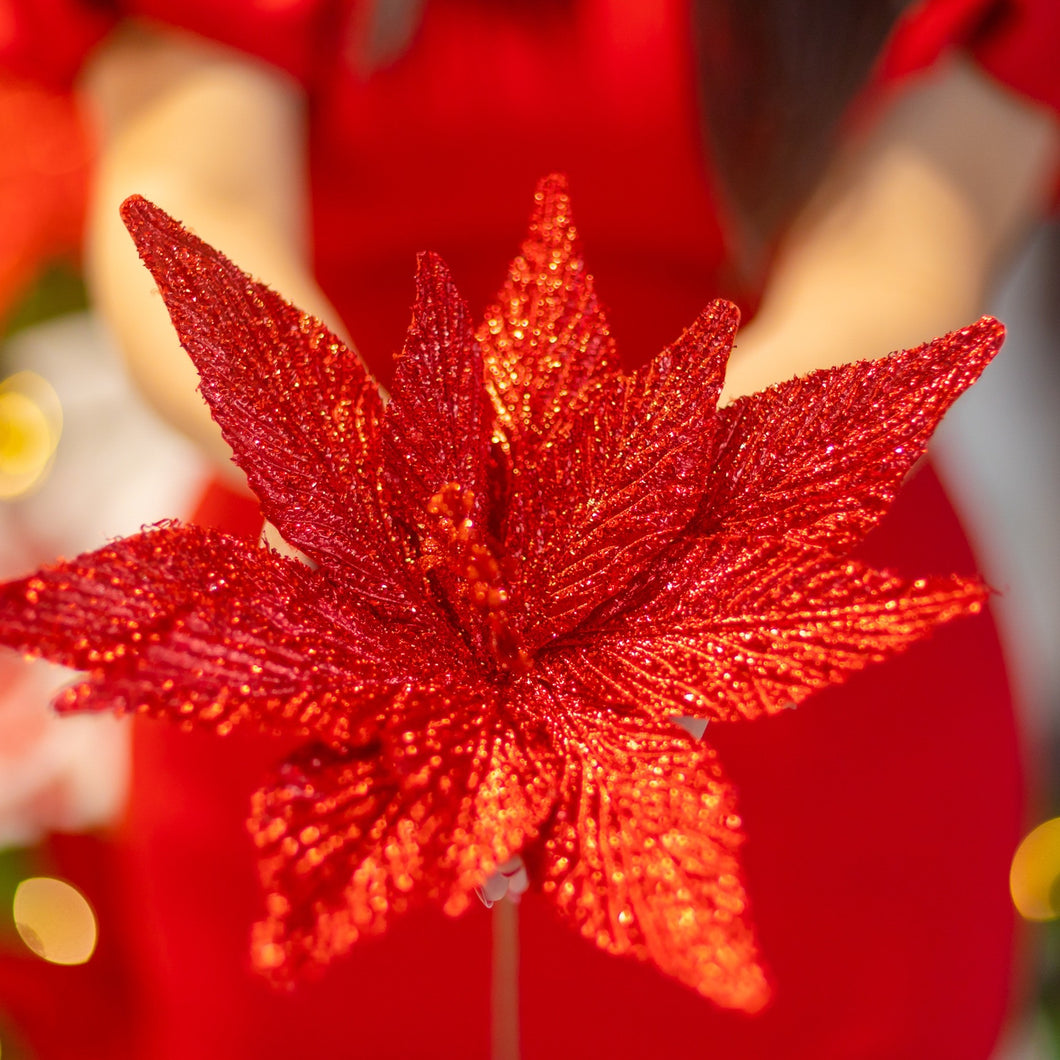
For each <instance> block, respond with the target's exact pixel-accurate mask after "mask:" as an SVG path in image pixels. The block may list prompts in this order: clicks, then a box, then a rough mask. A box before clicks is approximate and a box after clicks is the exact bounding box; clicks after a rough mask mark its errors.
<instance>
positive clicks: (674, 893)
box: [532, 708, 769, 1011]
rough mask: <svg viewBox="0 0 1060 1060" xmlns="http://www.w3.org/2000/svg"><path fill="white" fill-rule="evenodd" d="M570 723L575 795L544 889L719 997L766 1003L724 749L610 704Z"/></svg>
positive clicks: (621, 946) (594, 934) (607, 934)
mask: <svg viewBox="0 0 1060 1060" xmlns="http://www.w3.org/2000/svg"><path fill="white" fill-rule="evenodd" d="M560 726H561V729H562V735H561V737H560V743H561V747H562V749H563V753H564V758H565V761H566V770H565V774H564V778H563V784H564V790H565V797H564V799H563V801H562V802H561V804H560V809H559V812H558V813H557V816H556V818H555V820H554V821H553V822H552V827H551V828H550V829H549V836H548V839H547V840H546V842H545V844H544V846H543V850H542V852H541V854H540V857H541V864H540V866H532V871H533V870H534V869H537V870H538V871H539V872H540V874H541V876H542V879H543V883H542V887H543V889H544V892H545V894H546V895H548V896H549V897H550V898H551V900H552V901H553V902H554V903H555V905H556V908H557V909H558V910H559V912H560V913H561V915H562V916H564V917H565V918H567V919H569V920H571V921H572V922H573V923H574V924H575V925H576V926H577V928H578V929H579V930H580V931H581V933H582V934H583V935H585V936H586V938H588V939H590V940H591V941H593V942H594V943H595V944H596V945H597V946H599V947H601V948H602V949H605V950H607V951H608V952H610V953H616V954H630V955H632V956H635V957H639V958H640V959H642V960H649V961H653V962H654V963H655V964H656V965H658V967H659V968H661V969H662V970H663V971H664V972H666V973H667V974H669V975H672V976H674V977H676V978H677V979H680V980H681V981H682V982H684V983H686V984H687V985H688V986H691V987H693V988H694V989H696V990H698V991H699V992H700V993H702V994H703V995H705V996H706V997H709V998H710V999H711V1000H713V1001H715V1002H717V1003H718V1004H720V1005H724V1006H726V1007H730V1008H742V1009H746V1010H748V1011H754V1010H756V1009H758V1008H761V1007H762V1006H763V1005H764V1004H765V1002H766V1001H767V999H768V996H769V989H768V986H767V985H766V980H765V976H764V974H763V972H762V970H761V968H760V966H759V964H758V959H757V952H756V946H755V943H754V939H753V936H752V933H751V930H750V928H749V927H748V925H747V922H746V919H745V915H744V914H745V911H746V907H747V898H746V895H745V893H744V888H743V884H742V882H741V879H740V869H739V864H738V861H737V857H736V851H737V848H738V845H739V843H740V831H739V830H740V819H739V817H738V816H737V815H736V813H735V800H734V798H733V791H732V787H731V785H730V784H729V783H728V782H727V781H726V780H725V778H724V776H723V774H722V772H721V769H720V768H719V766H718V765H717V762H716V754H715V752H714V751H713V750H712V749H711V748H709V747H707V746H705V745H703V744H694V743H693V741H692V739H691V737H689V736H688V735H687V734H685V733H681V732H679V731H678V730H677V728H676V726H674V727H672V728H671V730H670V731H669V732H666V733H663V732H659V731H652V730H651V729H645V728H644V727H643V726H640V725H637V724H636V723H634V722H631V721H628V720H624V719H623V718H621V717H618V716H615V715H614V714H612V713H611V712H610V711H608V710H607V709H606V708H605V709H603V710H601V711H598V712H596V713H595V715H594V713H593V712H586V713H584V714H581V715H578V716H575V715H573V714H571V715H568V716H567V717H565V718H564V719H562V721H561V722H560Z"/></svg>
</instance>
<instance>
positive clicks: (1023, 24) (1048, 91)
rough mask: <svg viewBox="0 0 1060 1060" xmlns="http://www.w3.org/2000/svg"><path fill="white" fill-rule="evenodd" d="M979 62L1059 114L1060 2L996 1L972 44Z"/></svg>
mask: <svg viewBox="0 0 1060 1060" xmlns="http://www.w3.org/2000/svg"><path fill="white" fill-rule="evenodd" d="M970 46H971V51H972V53H973V54H974V55H975V58H976V59H977V61H978V62H979V64H980V65H981V66H982V67H983V69H984V70H986V72H987V73H989V74H990V75H991V76H993V77H995V78H996V79H997V80H998V81H1000V82H1001V83H1002V84H1005V85H1008V86H1009V88H1012V89H1013V90H1015V91H1016V92H1019V93H1020V94H1021V95H1023V96H1026V97H1027V98H1028V99H1033V100H1036V101H1037V102H1038V103H1042V104H1044V105H1045V106H1047V107H1049V108H1050V109H1051V110H1053V111H1054V112H1055V113H1057V114H1060V63H1058V62H1057V50H1058V48H1060V3H1057V0H1007V2H1006V3H1001V4H996V5H995V6H994V8H993V10H992V12H991V14H990V16H989V17H988V18H987V20H986V21H985V22H984V23H983V24H982V26H981V27H980V31H979V33H978V34H977V35H976V37H975V38H974V39H973V40H972V41H971V42H970Z"/></svg>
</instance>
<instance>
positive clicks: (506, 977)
mask: <svg viewBox="0 0 1060 1060" xmlns="http://www.w3.org/2000/svg"><path fill="white" fill-rule="evenodd" d="M492 915H493V981H492V997H491V999H490V1002H491V1005H490V1008H491V1013H492V1017H493V1026H492V1046H493V1050H492V1055H493V1060H519V906H518V905H516V903H515V902H512V901H509V900H508V899H506V898H505V899H502V900H501V901H499V902H498V903H497V904H496V905H495V906H494V907H493V910H492Z"/></svg>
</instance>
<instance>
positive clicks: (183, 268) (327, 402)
mask: <svg viewBox="0 0 1060 1060" xmlns="http://www.w3.org/2000/svg"><path fill="white" fill-rule="evenodd" d="M122 216H123V217H124V219H125V223H126V225H127V226H128V228H129V231H130V232H131V233H132V235H133V238H134V239H135V241H136V245H137V249H138V250H139V252H140V256H141V257H142V258H143V260H144V263H145V264H146V265H147V267H148V268H149V269H150V270H151V273H152V275H153V276H154V278H155V280H156V282H157V283H158V286H159V289H160V291H161V293H162V297H163V298H164V299H165V302H166V306H167V307H168V309H169V312H170V316H171V317H172V319H173V324H174V326H175V327H176V329H177V332H178V333H179V335H180V340H181V342H182V343H183V344H184V347H185V349H186V350H187V351H188V353H189V354H190V355H191V358H192V360H193V361H194V362H195V366H196V367H197V368H198V370H199V374H200V376H201V377H202V384H201V390H202V393H203V396H204V397H205V398H206V400H207V402H208V403H209V405H210V409H211V411H212V412H213V416H214V419H216V420H217V422H218V424H220V427H221V430H222V432H223V434H224V436H225V439H226V441H227V442H228V444H229V445H230V446H231V447H232V449H233V451H234V453H235V459H236V463H237V464H239V466H240V467H241V468H242V469H243V470H244V471H245V472H246V474H247V478H248V480H249V482H250V485H251V488H252V489H253V490H254V492H255V493H256V494H257V495H258V497H259V498H260V500H261V502H262V508H263V509H264V512H265V515H266V517H267V518H268V519H269V520H270V521H271V522H272V523H274V524H275V525H276V527H277V529H278V530H279V531H280V533H281V534H282V536H283V537H284V539H285V540H286V541H288V542H290V543H291V544H292V545H294V546H295V547H297V548H299V549H301V550H302V551H303V552H305V553H306V554H307V555H308V556H311V557H312V558H313V559H314V560H316V561H317V562H318V563H319V564H321V565H322V566H324V567H325V568H326V569H328V570H330V571H331V572H332V574H333V575H334V576H336V577H341V578H342V579H343V580H345V581H347V582H351V581H352V582H354V583H355V584H357V585H359V586H361V587H362V588H364V589H365V591H367V592H370V593H371V594H372V595H375V596H382V597H391V596H394V595H397V596H398V597H402V596H403V593H402V592H401V591H400V590H399V589H398V588H397V586H398V585H399V584H400V583H401V580H402V574H401V565H400V562H399V559H398V550H397V548H396V546H395V544H394V542H393V541H392V540H391V531H390V530H389V528H388V524H387V522H386V520H385V518H384V517H383V516H382V515H381V514H380V512H379V509H378V503H377V498H376V492H375V485H376V474H377V469H378V465H379V458H380V441H379V422H380V418H381V416H382V404H381V402H380V398H379V394H378V392H377V391H376V387H375V384H374V383H373V382H372V380H371V379H370V378H369V377H368V375H367V373H366V372H365V369H364V366H363V365H362V364H361V362H360V360H359V359H358V358H357V356H356V355H355V354H354V353H352V352H351V351H350V350H348V349H347V348H346V346H345V345H344V344H343V343H342V342H341V340H339V339H338V338H336V337H335V335H333V334H332V333H331V332H330V331H329V330H328V329H327V328H326V327H325V326H324V325H323V324H322V323H320V321H318V320H316V319H314V318H313V317H311V316H309V315H308V314H307V313H303V312H302V311H301V310H299V309H296V308H295V307H294V306H292V305H289V304H288V303H287V302H285V301H284V300H283V299H282V298H280V297H279V295H277V294H276V293H275V292H273V291H271V290H270V289H269V288H268V287H266V286H265V285H264V284H261V283H258V282H256V281H254V280H252V279H251V278H250V277H249V276H247V275H246V274H245V273H244V272H242V271H241V270H240V269H238V268H237V267H236V266H235V265H233V264H232V262H230V261H229V260H228V259H227V258H226V257H225V256H224V255H223V254H221V253H219V252H218V251H216V250H214V249H213V248H212V247H210V246H208V245H207V244H205V243H203V242H202V241H201V240H200V239H197V238H196V237H195V236H193V235H192V234H191V233H190V232H188V231H186V230H185V229H184V228H182V227H181V226H180V225H179V224H178V223H177V222H176V221H174V220H173V219H172V218H171V217H169V216H168V215H167V214H166V213H165V212H164V211H162V210H160V209H159V208H158V207H157V206H153V205H152V204H151V203H149V202H147V201H146V200H145V199H142V198H140V197H138V196H134V197H133V198H131V199H128V200H127V201H126V202H125V204H124V206H123V207H122Z"/></svg>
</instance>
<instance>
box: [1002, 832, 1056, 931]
mask: <svg viewBox="0 0 1060 1060" xmlns="http://www.w3.org/2000/svg"><path fill="white" fill-rule="evenodd" d="M1009 889H1010V890H1011V891H1012V901H1013V902H1014V903H1015V906H1016V909H1018V910H1019V913H1020V915H1021V916H1023V917H1025V918H1026V919H1027V920H1053V919H1055V918H1056V917H1057V916H1060V817H1054V818H1053V819H1052V820H1050V821H1046V822H1045V823H1044V824H1040V825H1038V827H1037V828H1035V829H1034V830H1033V831H1032V832H1030V833H1029V834H1028V835H1027V836H1025V837H1024V839H1023V842H1021V843H1020V845H1019V846H1018V847H1017V848H1016V853H1015V855H1014V856H1013V858H1012V868H1011V870H1010V872H1009Z"/></svg>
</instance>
